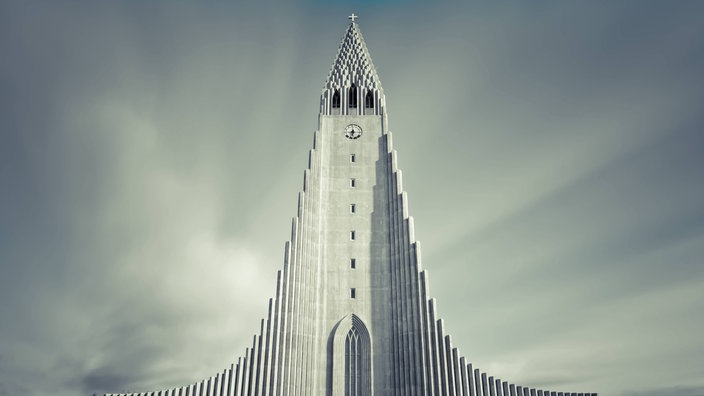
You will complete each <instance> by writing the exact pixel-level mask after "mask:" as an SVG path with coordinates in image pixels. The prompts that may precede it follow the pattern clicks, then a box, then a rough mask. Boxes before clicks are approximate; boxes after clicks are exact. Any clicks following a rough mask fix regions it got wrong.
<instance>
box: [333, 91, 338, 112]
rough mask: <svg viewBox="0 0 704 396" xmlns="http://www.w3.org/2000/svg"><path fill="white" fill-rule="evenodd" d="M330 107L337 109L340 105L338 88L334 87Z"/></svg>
mask: <svg viewBox="0 0 704 396" xmlns="http://www.w3.org/2000/svg"><path fill="white" fill-rule="evenodd" d="M332 107H333V109H337V108H339V107H340V90H339V89H336V90H335V93H334V94H333V95H332Z"/></svg>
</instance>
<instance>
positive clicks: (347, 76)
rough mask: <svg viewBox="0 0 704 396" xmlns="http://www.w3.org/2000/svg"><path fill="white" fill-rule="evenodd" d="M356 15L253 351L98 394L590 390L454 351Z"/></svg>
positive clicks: (462, 395)
mask: <svg viewBox="0 0 704 396" xmlns="http://www.w3.org/2000/svg"><path fill="white" fill-rule="evenodd" d="M356 18H357V17H356V16H355V15H354V14H352V15H351V16H350V19H351V23H350V24H349V26H348V27H347V30H346V32H345V34H344V37H343V39H342V42H341V44H340V47H339V49H338V52H337V56H336V58H335V60H334V62H333V65H332V68H331V69H330V73H329V75H328V77H327V80H326V82H325V86H324V87H323V91H322V94H321V97H320V112H319V115H318V127H317V130H316V132H315V134H314V141H313V147H312V149H311V150H310V153H309V157H308V165H307V168H306V169H305V172H304V177H303V189H302V191H301V192H300V193H299V195H298V210H297V213H296V215H295V217H294V219H293V224H292V227H291V239H290V241H288V242H287V243H286V245H285V257H284V262H283V267H282V269H281V270H280V271H279V272H278V274H277V279H276V294H275V296H274V297H273V298H271V299H270V300H269V308H268V314H267V316H266V318H265V319H264V320H262V321H261V327H260V331H259V333H258V334H256V335H255V336H254V339H253V342H252V345H251V347H250V348H247V350H246V351H245V352H244V354H243V355H242V356H241V357H240V358H239V359H238V360H237V361H236V362H233V364H232V365H231V366H230V367H227V368H225V369H224V370H223V371H222V372H220V373H217V374H215V375H213V376H212V377H210V378H207V379H204V380H202V381H199V382H197V383H194V384H189V385H186V386H183V387H180V388H175V389H169V390H161V391H151V392H140V393H120V394H106V395H105V396H245V395H247V396H265V395H266V396H268V395H321V396H338V395H339V396H370V395H399V396H406V395H452V396H574V395H579V396H583V395H596V394H595V393H574V392H565V391H557V390H545V389H536V388H532V387H527V386H522V385H519V384H514V383H512V382H510V381H508V380H504V379H499V378H496V377H494V376H492V375H491V374H489V373H487V372H484V371H482V370H481V369H479V368H477V367H474V366H473V364H472V363H471V362H470V361H468V360H467V359H466V358H465V357H464V356H462V355H461V354H460V352H459V351H458V349H457V348H456V347H455V346H453V343H452V339H451V337H450V335H449V334H447V332H446V331H445V326H444V322H443V320H442V319H440V318H438V317H437V314H436V312H437V308H436V304H437V303H436V301H435V300H434V299H433V298H431V297H430V295H429V288H428V282H427V276H426V272H425V270H424V269H423V266H422V263H421V248H420V243H419V242H418V241H416V240H415V237H414V224H413V218H412V217H411V216H410V214H409V212H408V205H407V196H406V192H405V191H404V190H403V183H402V177H401V170H399V168H398V166H397V159H396V152H395V151H394V148H393V140H392V135H391V132H390V131H389V130H388V122H387V114H386V98H385V96H384V90H383V88H382V86H381V83H380V80H379V76H378V75H377V72H376V70H375V68H374V64H373V63H372V60H371V57H370V55H369V51H368V49H367V46H366V44H365V42H364V39H363V37H362V34H361V32H360V29H359V26H358V23H357V21H356Z"/></svg>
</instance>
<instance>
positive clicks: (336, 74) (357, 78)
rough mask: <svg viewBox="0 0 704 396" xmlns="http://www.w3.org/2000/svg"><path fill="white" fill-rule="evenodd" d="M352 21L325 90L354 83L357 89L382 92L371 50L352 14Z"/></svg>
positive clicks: (355, 17)
mask: <svg viewBox="0 0 704 396" xmlns="http://www.w3.org/2000/svg"><path fill="white" fill-rule="evenodd" d="M350 19H351V20H352V22H351V23H350V25H349V26H348V27H347V31H346V32H345V37H343V39H342V42H341V43H340V48H339V49H338V50H337V56H336V57H335V62H334V63H333V64H332V68H331V69H330V73H329V74H328V78H327V81H326V82H325V88H326V89H340V88H343V87H349V86H351V85H352V84H353V83H354V84H355V85H356V86H357V87H364V88H366V89H368V90H374V91H382V89H381V83H380V82H379V76H378V75H377V73H376V69H375V68H374V64H373V63H372V58H371V56H370V55H369V50H368V49H367V45H366V44H365V43H364V38H363V37H362V32H361V31H360V30H359V25H358V24H357V22H356V21H355V19H357V16H356V15H354V14H352V15H351V16H350Z"/></svg>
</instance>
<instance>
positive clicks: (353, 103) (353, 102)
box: [349, 84, 357, 107]
mask: <svg viewBox="0 0 704 396" xmlns="http://www.w3.org/2000/svg"><path fill="white" fill-rule="evenodd" d="M349 104H350V107H357V86H356V85H354V84H352V86H351V87H350V95H349Z"/></svg>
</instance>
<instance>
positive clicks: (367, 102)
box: [364, 91, 374, 109]
mask: <svg viewBox="0 0 704 396" xmlns="http://www.w3.org/2000/svg"><path fill="white" fill-rule="evenodd" d="M364 107H366V108H367V109H371V108H374V95H373V94H372V91H369V92H367V96H365V97H364Z"/></svg>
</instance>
